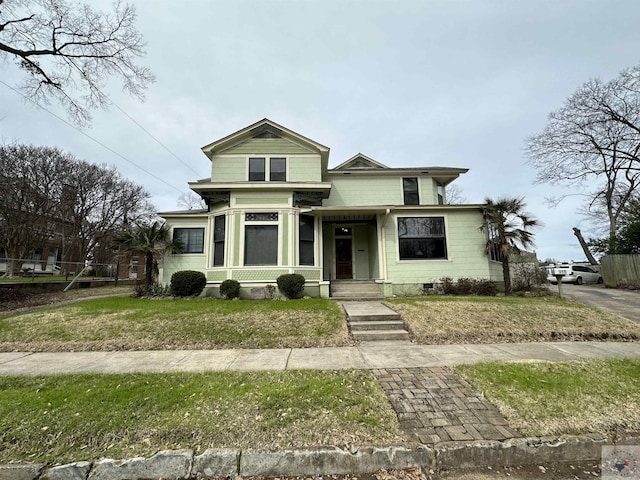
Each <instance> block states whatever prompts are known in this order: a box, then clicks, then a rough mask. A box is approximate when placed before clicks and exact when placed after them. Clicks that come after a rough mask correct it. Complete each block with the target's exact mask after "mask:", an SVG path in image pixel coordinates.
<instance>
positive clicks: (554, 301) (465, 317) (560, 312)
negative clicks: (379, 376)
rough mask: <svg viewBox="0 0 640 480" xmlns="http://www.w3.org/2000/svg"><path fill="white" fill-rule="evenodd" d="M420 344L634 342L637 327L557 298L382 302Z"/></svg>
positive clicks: (436, 298)
mask: <svg viewBox="0 0 640 480" xmlns="http://www.w3.org/2000/svg"><path fill="white" fill-rule="evenodd" d="M385 303H386V305H388V306H389V307H390V308H392V309H394V310H395V311H397V312H399V313H400V314H401V315H402V318H403V320H404V321H405V322H406V323H407V325H408V326H409V328H410V331H411V334H412V337H413V338H414V340H415V341H416V342H417V343H420V344H447V343H500V342H538V341H563V340H580V341H583V340H614V341H628V340H638V339H640V325H638V324H635V323H633V322H631V321H629V320H626V319H624V318H622V317H619V316H617V315H613V314H611V313H607V312H604V311H602V310H599V309H597V308H593V307H589V306H586V305H583V304H581V303H577V302H572V301H570V300H564V299H560V298H557V297H475V296H474V297H443V296H433V297H415V298H398V299H392V300H391V299H390V300H387V301H386V302H385Z"/></svg>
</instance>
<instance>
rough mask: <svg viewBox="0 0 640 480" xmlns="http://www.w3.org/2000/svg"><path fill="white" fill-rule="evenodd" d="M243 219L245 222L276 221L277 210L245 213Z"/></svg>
mask: <svg viewBox="0 0 640 480" xmlns="http://www.w3.org/2000/svg"><path fill="white" fill-rule="evenodd" d="M244 219H245V221H247V222H277V221H278V212H275V213H274V212H257V213H247V214H246V215H245V216H244Z"/></svg>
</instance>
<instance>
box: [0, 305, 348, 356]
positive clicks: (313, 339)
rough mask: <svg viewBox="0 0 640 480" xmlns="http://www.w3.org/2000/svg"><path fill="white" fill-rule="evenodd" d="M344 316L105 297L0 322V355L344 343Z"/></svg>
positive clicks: (336, 311)
mask: <svg viewBox="0 0 640 480" xmlns="http://www.w3.org/2000/svg"><path fill="white" fill-rule="evenodd" d="M348 344H349V338H348V333H347V327H346V323H345V321H344V312H343V311H342V309H341V307H340V306H339V305H337V304H336V303H335V302H331V301H329V300H322V299H301V300H289V301H264V300H241V301H227V300H213V299H175V300H174V299H136V298H130V297H105V298H99V299H92V300H85V301H82V302H78V303H76V304H73V305H70V306H64V307H58V308H51V309H48V310H42V311H36V312H31V313H25V314H22V315H16V316H10V317H4V318H0V351H18V350H20V351H79V350H84V351H91V350H163V349H215V348H280V347H317V346H339V345H348Z"/></svg>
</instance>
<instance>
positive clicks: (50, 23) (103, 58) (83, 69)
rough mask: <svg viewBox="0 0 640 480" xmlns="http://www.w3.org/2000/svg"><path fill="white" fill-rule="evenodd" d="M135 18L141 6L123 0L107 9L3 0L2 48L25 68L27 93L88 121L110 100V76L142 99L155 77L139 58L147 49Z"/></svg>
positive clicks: (50, 0)
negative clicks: (107, 90) (52, 101)
mask: <svg viewBox="0 0 640 480" xmlns="http://www.w3.org/2000/svg"><path fill="white" fill-rule="evenodd" d="M135 19H136V13H135V8H134V7H133V6H131V5H128V4H122V3H120V2H119V1H117V2H116V3H115V4H114V8H113V11H112V12H110V13H103V12H97V11H95V10H93V9H91V7H89V6H88V5H86V4H85V5H82V4H78V3H77V2H75V1H73V0H0V54H3V56H6V57H9V58H14V59H15V60H16V61H17V64H18V66H19V67H20V68H21V69H22V70H23V71H24V72H25V75H26V78H25V81H24V83H23V84H22V85H21V89H22V91H23V92H24V93H25V95H26V96H28V97H29V98H33V99H34V100H36V101H43V102H45V103H48V102H49V100H50V99H55V100H56V101H58V102H59V103H60V104H61V105H62V106H63V107H64V108H65V109H66V110H67V112H68V115H69V117H70V118H71V119H72V120H73V121H75V122H76V123H78V124H83V123H87V122H89V121H90V120H91V115H90V111H91V110H93V109H95V108H98V107H103V108H104V107H107V106H108V105H109V99H108V98H107V96H106V95H105V94H104V93H103V92H102V91H101V88H102V87H103V86H104V84H105V82H106V81H107V80H108V79H110V78H115V79H117V80H119V81H120V82H122V85H123V88H124V90H126V91H128V92H129V93H131V94H132V95H134V96H136V97H138V98H141V99H142V98H143V92H144V90H145V89H146V88H147V86H148V85H149V84H150V83H151V82H153V81H154V76H153V74H152V73H151V71H150V70H149V69H148V68H146V67H141V66H139V65H137V64H136V63H135V60H136V58H137V57H141V56H142V55H144V53H145V51H144V45H145V44H144V42H143V39H142V36H141V35H140V33H139V32H138V31H137V30H136V28H135Z"/></svg>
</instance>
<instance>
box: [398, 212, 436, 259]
mask: <svg viewBox="0 0 640 480" xmlns="http://www.w3.org/2000/svg"><path fill="white" fill-rule="evenodd" d="M398 247H399V250H400V260H422V259H431V258H447V241H446V235H445V231H444V218H443V217H405V218H398Z"/></svg>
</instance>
